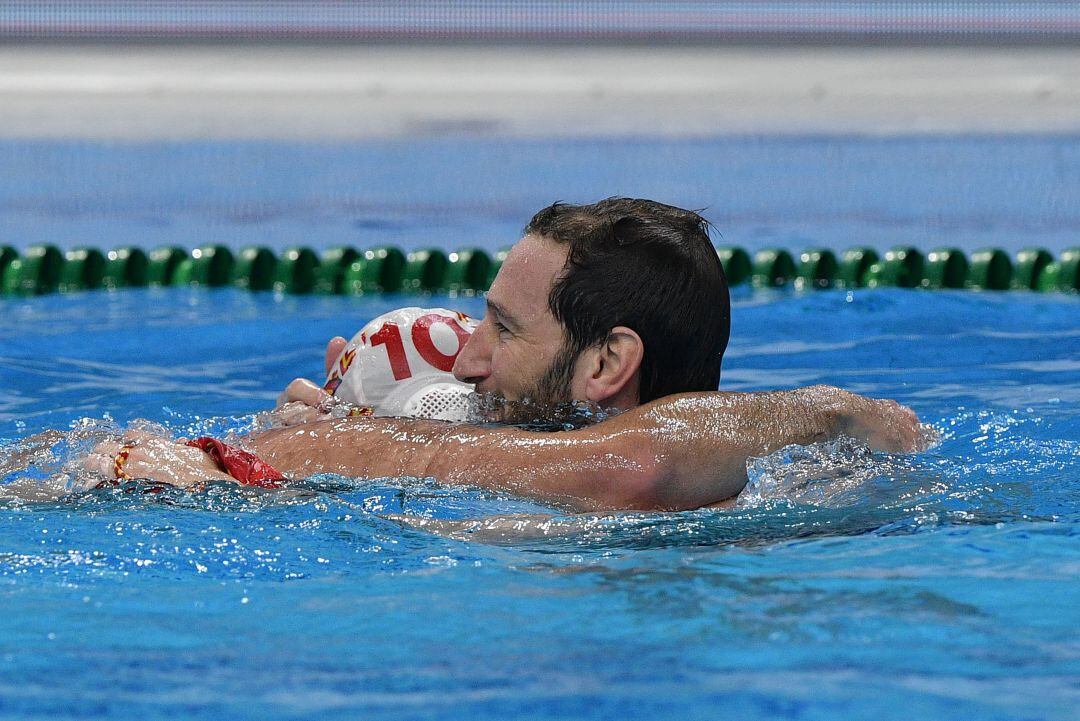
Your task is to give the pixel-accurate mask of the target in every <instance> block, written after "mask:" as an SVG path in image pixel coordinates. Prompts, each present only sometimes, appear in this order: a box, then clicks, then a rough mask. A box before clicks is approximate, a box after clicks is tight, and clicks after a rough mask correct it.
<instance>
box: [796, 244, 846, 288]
mask: <svg viewBox="0 0 1080 721" xmlns="http://www.w3.org/2000/svg"><path fill="white" fill-rule="evenodd" d="M839 269H840V264H839V263H837V261H836V254H835V253H833V252H832V251H831V250H827V249H826V248H808V249H807V250H804V251H803V252H802V253H801V254H800V255H799V270H798V279H797V280H796V281H795V283H796V285H797V286H798V287H799V290H804V289H807V288H810V289H818V288H828V287H829V286H831V285H833V284H834V283H835V282H836V274H837V272H838V271H839Z"/></svg>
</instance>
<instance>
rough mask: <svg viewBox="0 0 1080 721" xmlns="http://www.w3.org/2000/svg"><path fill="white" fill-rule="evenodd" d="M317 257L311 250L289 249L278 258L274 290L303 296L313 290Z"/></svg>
mask: <svg viewBox="0 0 1080 721" xmlns="http://www.w3.org/2000/svg"><path fill="white" fill-rule="evenodd" d="M318 267H319V256H317V255H315V251H313V250H312V249H311V248H290V249H289V250H286V251H285V252H284V253H282V254H281V257H280V258H278V264H277V271H276V272H275V273H274V290H275V291H277V292H278V293H293V294H296V295H304V294H306V293H310V292H311V291H313V290H314V289H315V282H316V280H317V274H316V269H318Z"/></svg>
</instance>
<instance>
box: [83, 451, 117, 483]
mask: <svg viewBox="0 0 1080 721" xmlns="http://www.w3.org/2000/svg"><path fill="white" fill-rule="evenodd" d="M95 451H96V449H95ZM83 468H85V469H86V470H87V471H89V472H90V473H97V474H99V475H102V476H108V477H109V478H112V477H113V456H110V455H105V454H102V453H97V452H91V453H90V455H88V456H87V457H86V459H85V460H83Z"/></svg>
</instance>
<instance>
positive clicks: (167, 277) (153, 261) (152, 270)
mask: <svg viewBox="0 0 1080 721" xmlns="http://www.w3.org/2000/svg"><path fill="white" fill-rule="evenodd" d="M187 256H188V254H187V251H185V250H184V249H183V248H180V247H177V246H166V247H163V248H154V249H153V250H151V251H150V253H149V254H148V255H147V258H148V259H149V265H148V266H147V270H146V277H147V280H148V281H149V283H150V285H152V286H160V285H172V284H173V281H174V280H175V279H176V269H177V268H179V267H180V264H181V263H183V262H184V259H186V258H187Z"/></svg>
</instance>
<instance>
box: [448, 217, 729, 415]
mask: <svg viewBox="0 0 1080 721" xmlns="http://www.w3.org/2000/svg"><path fill="white" fill-rule="evenodd" d="M487 301H488V303H487V305H488V309H487V314H486V316H485V317H484V320H483V321H482V322H481V323H480V325H479V327H478V328H477V330H476V332H475V333H474V334H473V336H472V337H471V339H470V340H469V343H468V344H467V345H466V347H465V349H464V350H463V351H462V353H461V354H460V355H459V356H458V359H457V363H456V364H455V366H454V375H455V376H456V377H457V378H458V379H459V380H460V381H462V382H466V383H472V384H475V386H476V390H477V391H478V392H481V393H495V394H500V395H502V396H505V397H506V398H507V399H510V400H512V401H516V400H522V401H523V400H529V401H532V402H534V403H539V404H541V405H547V406H552V405H558V404H560V403H566V402H568V401H589V402H592V403H596V404H599V405H601V406H605V407H614V408H629V407H632V406H635V405H637V404H639V403H645V402H648V401H650V400H653V399H655V398H659V397H662V396H665V395H669V394H672V393H680V392H689V391H706V390H716V388H717V387H718V386H719V383H720V363H721V360H722V358H723V354H724V350H725V348H726V347H727V340H728V331H729V318H730V310H729V299H728V291H727V282H726V280H725V279H724V274H723V269H722V267H721V265H720V261H719V258H718V257H717V254H716V251H715V249H714V248H713V246H712V243H711V241H710V240H709V236H708V223H707V222H706V221H705V220H704V219H703V218H702V217H701V216H699V215H698V214H697V213H694V212H691V211H688V210H682V209H679V208H674V207H672V206H669V205H663V204H661V203H656V202H653V201H649V200H631V199H627V198H611V199H608V200H604V201H601V202H599V203H595V204H593V205H585V206H574V205H566V204H561V203H556V204H555V205H552V206H551V207H549V208H545V209H544V210H542V211H540V212H539V213H537V214H536V215H535V216H534V217H533V219H532V221H531V222H530V223H529V225H528V226H527V227H526V228H525V237H524V238H523V239H522V240H521V241H520V242H518V244H517V245H515V246H514V248H513V250H511V252H510V254H509V255H508V256H507V258H506V261H505V262H504V263H503V265H502V268H501V269H500V271H499V274H498V276H497V277H496V279H495V282H494V283H493V284H492V286H491V289H490V291H489V292H488V295H487Z"/></svg>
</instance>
